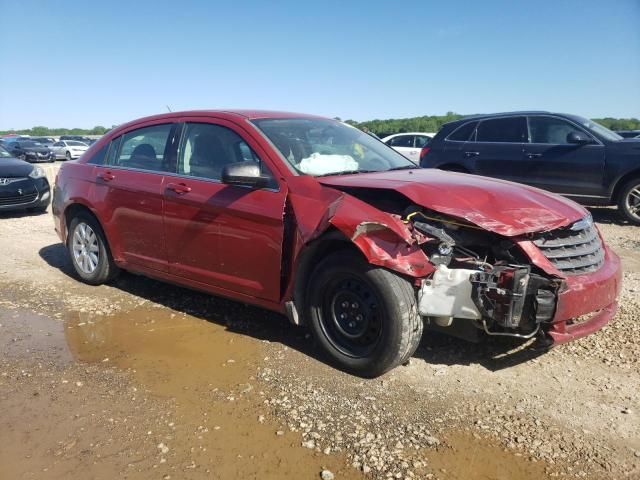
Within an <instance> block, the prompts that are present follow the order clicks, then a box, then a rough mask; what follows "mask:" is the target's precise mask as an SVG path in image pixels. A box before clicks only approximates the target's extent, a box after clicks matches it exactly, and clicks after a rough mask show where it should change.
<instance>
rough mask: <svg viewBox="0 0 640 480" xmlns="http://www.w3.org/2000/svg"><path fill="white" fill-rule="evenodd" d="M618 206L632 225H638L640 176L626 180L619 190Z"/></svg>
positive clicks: (639, 222) (639, 216)
mask: <svg viewBox="0 0 640 480" xmlns="http://www.w3.org/2000/svg"><path fill="white" fill-rule="evenodd" d="M618 208H619V209H620V212H621V213H622V214H623V215H624V217H625V219H626V220H629V221H630V222H631V223H633V224H634V225H640V177H639V178H634V179H633V180H631V181H630V182H627V183H626V184H625V186H624V187H622V191H621V192H620V199H619V201H618Z"/></svg>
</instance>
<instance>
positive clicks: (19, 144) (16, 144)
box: [3, 139, 55, 163]
mask: <svg viewBox="0 0 640 480" xmlns="http://www.w3.org/2000/svg"><path fill="white" fill-rule="evenodd" d="M3 146H4V148H5V149H7V150H8V151H9V153H10V154H11V156H13V157H15V158H18V159H20V160H25V161H27V162H32V163H35V162H53V161H55V158H54V156H53V153H52V152H51V150H49V148H48V147H45V146H44V145H40V144H39V143H37V142H34V141H32V140H22V139H20V140H12V141H11V142H6V143H4V144H3Z"/></svg>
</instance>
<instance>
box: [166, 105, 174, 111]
mask: <svg viewBox="0 0 640 480" xmlns="http://www.w3.org/2000/svg"><path fill="white" fill-rule="evenodd" d="M165 107H167V110H169V113H173V112H172V111H171V108H169V105H165Z"/></svg>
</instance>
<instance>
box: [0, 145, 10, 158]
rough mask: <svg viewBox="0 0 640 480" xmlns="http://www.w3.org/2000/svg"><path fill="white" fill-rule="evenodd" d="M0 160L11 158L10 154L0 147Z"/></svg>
mask: <svg viewBox="0 0 640 480" xmlns="http://www.w3.org/2000/svg"><path fill="white" fill-rule="evenodd" d="M0 158H11V154H10V153H9V152H7V151H6V150H5V149H4V147H0Z"/></svg>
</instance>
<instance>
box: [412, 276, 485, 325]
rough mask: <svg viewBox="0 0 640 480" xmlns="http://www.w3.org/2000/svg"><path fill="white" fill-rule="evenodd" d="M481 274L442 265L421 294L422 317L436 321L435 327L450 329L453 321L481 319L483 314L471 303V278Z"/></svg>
mask: <svg viewBox="0 0 640 480" xmlns="http://www.w3.org/2000/svg"><path fill="white" fill-rule="evenodd" d="M478 271H479V270H469V269H465V268H448V267H446V266H445V265H439V266H438V268H437V269H436V271H435V272H434V273H433V277H432V278H430V279H429V280H425V281H424V283H423V284H422V287H421V288H420V291H419V292H418V310H419V312H420V315H422V316H425V317H436V318H435V319H434V321H435V323H436V324H438V325H440V326H442V327H447V326H449V325H451V322H453V319H454V318H467V319H480V318H481V315H480V312H479V311H478V309H477V308H476V306H475V304H474V303H473V300H472V299H471V282H470V281H469V276H470V275H471V274H473V273H478Z"/></svg>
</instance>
